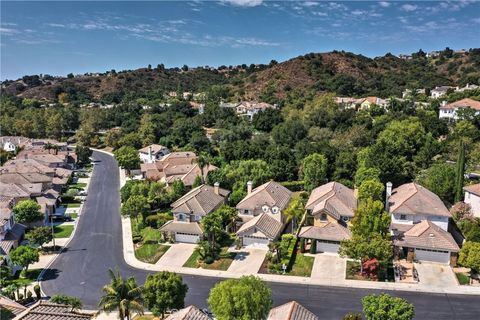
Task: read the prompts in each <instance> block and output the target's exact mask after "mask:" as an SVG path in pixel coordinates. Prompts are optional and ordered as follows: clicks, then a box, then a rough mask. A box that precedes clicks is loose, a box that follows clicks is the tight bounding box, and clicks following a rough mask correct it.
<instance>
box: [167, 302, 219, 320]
mask: <svg viewBox="0 0 480 320" xmlns="http://www.w3.org/2000/svg"><path fill="white" fill-rule="evenodd" d="M165 320H210V317H208V316H207V315H206V314H205V313H203V311H202V310H200V309H199V308H197V307H195V306H193V305H192V306H188V307H186V308H183V309H180V310H178V311H177V312H175V313H172V314H171V315H169V316H167V317H166V318H165Z"/></svg>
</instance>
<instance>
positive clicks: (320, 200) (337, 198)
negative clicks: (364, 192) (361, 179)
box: [305, 181, 357, 220]
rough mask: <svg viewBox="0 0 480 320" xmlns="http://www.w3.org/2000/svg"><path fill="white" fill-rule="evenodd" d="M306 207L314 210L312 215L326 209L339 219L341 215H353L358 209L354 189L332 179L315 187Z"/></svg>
mask: <svg viewBox="0 0 480 320" xmlns="http://www.w3.org/2000/svg"><path fill="white" fill-rule="evenodd" d="M305 208H306V209H307V210H312V215H315V214H317V213H320V212H322V211H326V212H327V213H329V214H330V215H331V216H333V217H334V218H336V219H337V220H338V219H340V216H346V217H353V215H354V214H355V210H356V209H357V198H355V194H354V192H353V190H352V189H349V188H347V187H346V186H344V185H343V184H341V183H338V182H335V181H332V182H329V183H327V184H324V185H321V186H320V187H318V188H315V189H314V190H313V191H312V194H311V195H310V197H309V198H308V201H307V204H306V206H305Z"/></svg>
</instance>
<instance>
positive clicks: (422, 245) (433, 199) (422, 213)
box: [385, 182, 459, 265]
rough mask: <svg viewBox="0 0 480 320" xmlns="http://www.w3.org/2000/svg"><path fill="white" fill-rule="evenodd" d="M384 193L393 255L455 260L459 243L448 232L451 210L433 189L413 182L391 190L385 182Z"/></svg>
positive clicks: (422, 259) (452, 262)
mask: <svg viewBox="0 0 480 320" xmlns="http://www.w3.org/2000/svg"><path fill="white" fill-rule="evenodd" d="M386 196H387V198H386V203H385V206H386V209H387V211H388V212H389V213H390V215H391V221H392V222H391V225H390V229H391V232H392V234H393V241H394V245H395V253H396V256H405V257H406V258H407V261H413V260H417V261H425V262H437V263H442V264H451V265H455V264H456V259H457V253H458V251H459V247H458V244H457V243H456V242H455V240H454V238H453V237H452V235H451V234H450V233H449V232H448V228H449V219H450V218H451V214H450V212H449V211H448V209H447V208H446V207H445V205H444V204H443V202H442V200H441V199H440V198H439V197H438V196H437V195H436V194H435V193H433V192H431V191H430V190H428V189H426V188H425V187H423V186H421V185H419V184H417V183H414V182H412V183H406V184H403V185H401V186H399V187H398V188H396V189H393V190H392V184H391V183H387V188H386Z"/></svg>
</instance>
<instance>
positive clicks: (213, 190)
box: [160, 182, 230, 243]
mask: <svg viewBox="0 0 480 320" xmlns="http://www.w3.org/2000/svg"><path fill="white" fill-rule="evenodd" d="M229 194H230V191H228V190H225V189H222V188H220V184H219V183H218V182H216V183H215V184H214V186H213V187H212V186H209V185H206V184H204V185H201V186H199V187H197V188H194V189H192V190H190V191H189V192H188V193H187V194H185V195H184V196H183V197H181V198H180V199H178V200H177V201H175V202H174V203H172V205H171V207H172V213H173V220H171V221H168V222H167V223H166V224H164V225H163V226H162V227H161V228H160V232H162V234H164V236H165V237H166V238H173V239H175V241H176V242H187V243H197V242H198V241H200V239H201V237H202V234H203V230H202V228H201V226H200V221H201V220H202V218H203V217H204V216H206V215H208V214H210V213H212V212H214V211H215V210H217V209H218V208H220V207H221V206H222V205H224V204H225V203H226V201H227V199H228V195H229Z"/></svg>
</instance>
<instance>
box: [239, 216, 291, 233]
mask: <svg viewBox="0 0 480 320" xmlns="http://www.w3.org/2000/svg"><path fill="white" fill-rule="evenodd" d="M251 228H255V230H256V231H255V232H257V231H260V232H261V233H263V234H264V235H265V236H266V237H267V238H269V239H271V240H275V239H276V238H277V237H278V236H279V235H280V233H281V232H282V229H283V224H282V223H281V222H280V221H278V220H276V219H275V218H273V217H271V216H270V215H269V214H267V213H262V214H260V215H258V216H256V217H255V218H253V219H251V220H249V221H247V222H245V223H244V224H242V226H241V227H240V229H238V231H237V235H239V236H241V234H242V233H245V232H246V231H248V230H250V229H251Z"/></svg>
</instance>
